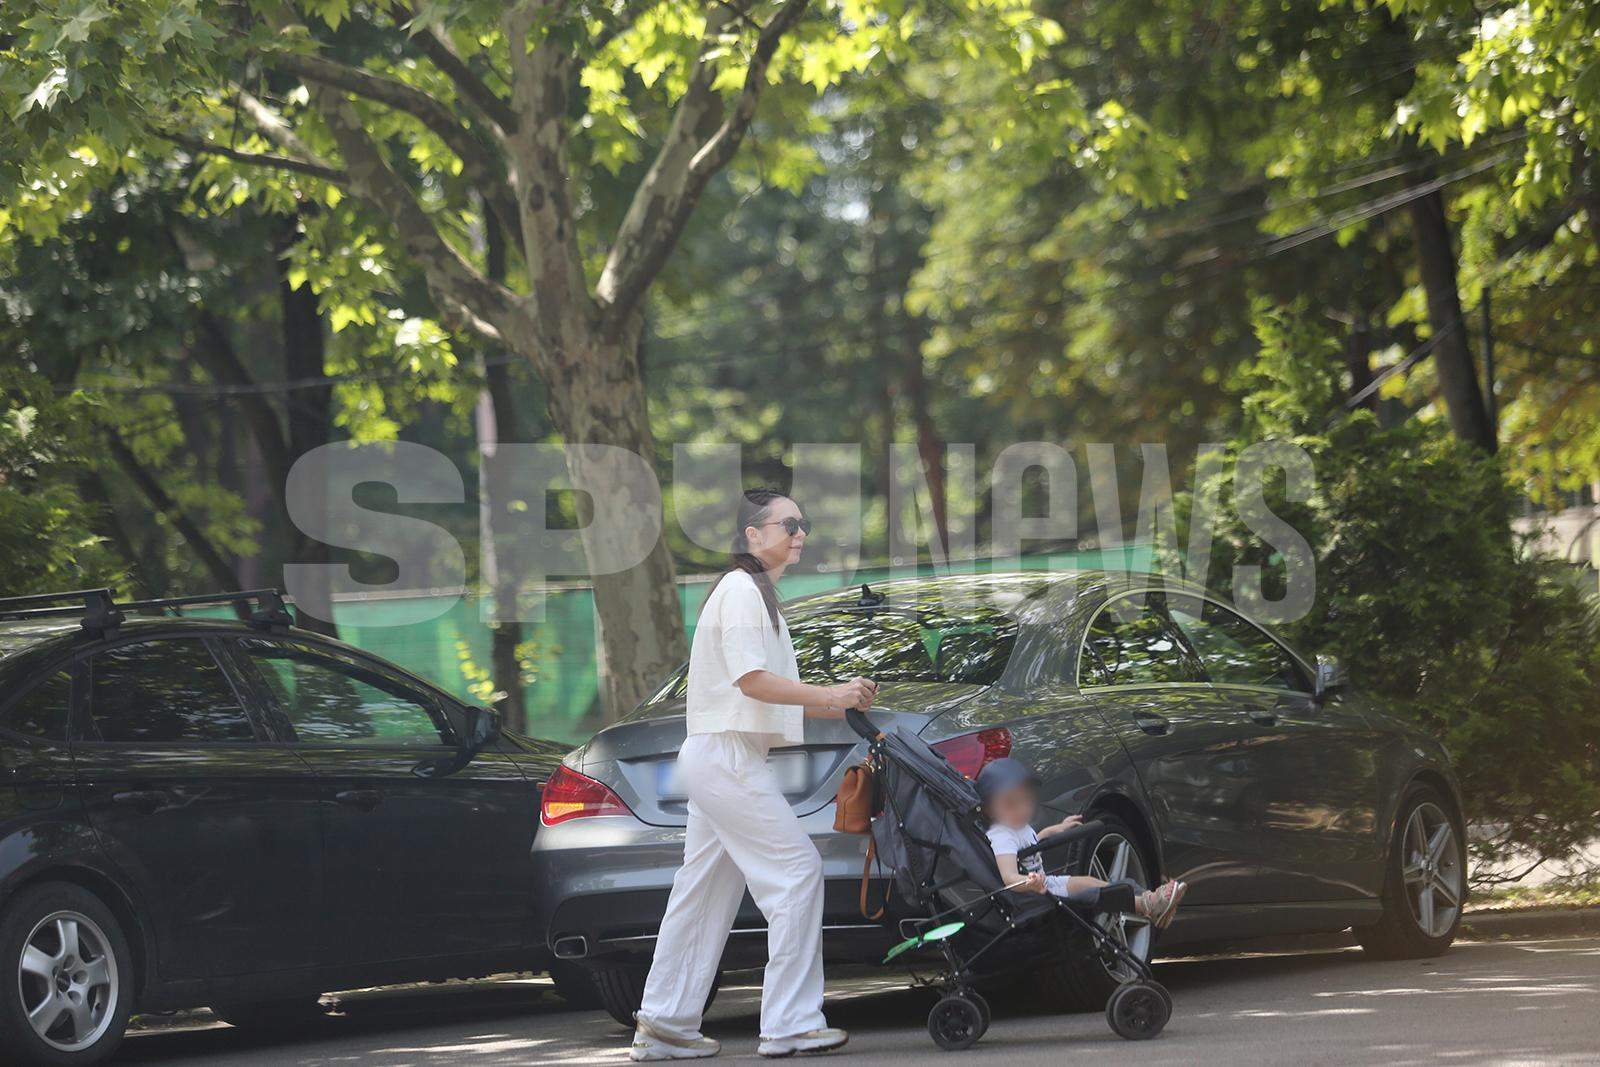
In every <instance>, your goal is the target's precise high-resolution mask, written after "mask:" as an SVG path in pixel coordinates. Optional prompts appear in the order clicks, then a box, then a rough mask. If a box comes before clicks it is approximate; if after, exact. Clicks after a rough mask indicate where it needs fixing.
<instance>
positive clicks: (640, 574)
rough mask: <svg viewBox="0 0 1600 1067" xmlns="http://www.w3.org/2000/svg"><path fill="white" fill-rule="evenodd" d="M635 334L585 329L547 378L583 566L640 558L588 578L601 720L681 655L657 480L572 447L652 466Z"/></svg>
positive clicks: (633, 330)
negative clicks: (575, 498)
mask: <svg viewBox="0 0 1600 1067" xmlns="http://www.w3.org/2000/svg"><path fill="white" fill-rule="evenodd" d="M638 339H639V323H638V320H637V317H635V321H634V322H633V324H632V325H631V327H630V328H629V329H628V330H627V331H626V333H625V335H624V336H622V337H620V338H615V339H609V338H604V337H602V336H600V335H598V333H596V334H594V335H591V336H590V337H589V338H588V339H587V340H586V341H585V342H584V346H583V349H582V350H581V351H579V352H577V353H576V354H575V355H576V358H573V359H571V360H569V361H568V362H567V364H566V366H565V368H564V370H563V373H562V374H561V375H560V377H559V379H558V380H555V381H548V383H547V384H548V385H549V386H550V388H549V397H550V413H551V416H552V418H553V419H554V421H555V424H556V429H557V430H559V431H560V433H561V437H562V440H563V441H564V442H565V443H566V444H567V446H568V449H567V471H568V474H569V475H570V477H571V479H572V484H573V486H574V487H575V488H576V489H578V490H579V491H580V493H581V494H584V495H581V496H580V497H579V501H580V503H579V509H578V510H579V519H580V522H582V524H583V531H582V536H583V547H584V552H585V555H586V557H587V558H588V560H589V564H590V567H591V570H592V569H595V568H596V567H597V566H604V565H605V563H606V561H627V560H633V559H642V562H639V563H637V564H635V565H633V566H630V567H626V568H625V569H622V570H620V571H618V572H616V573H611V574H594V575H593V582H594V601H595V613H596V619H597V622H598V624H599V641H598V648H599V656H598V658H599V668H600V697H601V702H602V713H603V715H604V717H605V720H606V721H607V722H613V721H615V720H616V719H617V718H618V717H619V716H621V715H623V714H624V713H626V712H628V711H630V710H631V709H632V708H634V707H635V706H636V705H637V704H638V703H639V702H640V701H641V700H643V699H644V698H645V697H646V696H648V695H649V694H650V692H651V691H652V690H653V689H654V687H655V686H657V685H659V684H660V683H661V681H662V679H663V678H664V677H665V676H666V674H667V672H669V671H670V670H672V669H673V668H674V667H676V666H677V665H678V664H680V663H681V662H683V658H684V656H685V655H686V654H687V653H686V642H685V640H684V626H683V606H682V603H681V601H680V599H679V593H678V582H677V572H676V568H675V567H674V566H673V562H672V554H671V552H670V551H669V550H668V547H667V541H666V538H665V537H663V536H661V524H660V517H661V514H662V510H663V509H662V500H661V493H660V488H659V486H658V485H655V484H651V485H649V486H642V485H640V484H638V478H637V475H638V470H637V464H636V463H630V462H629V461H627V460H626V458H625V457H623V456H619V455H617V454H615V453H606V452H593V451H586V450H585V449H583V447H582V446H584V445H610V446H612V447H614V448H617V449H621V450H623V451H624V452H627V453H632V454H633V455H634V456H638V457H641V458H642V459H643V460H644V463H645V465H646V466H647V467H648V468H649V469H650V470H651V471H652V472H653V471H654V470H655V441H654V438H653V437H652V435H651V433H650V424H649V420H648V416H647V413H646V405H645V392H644V383H643V381H642V380H641V379H640V376H639V374H638V365H637V362H636V361H637V345H638ZM574 446H577V447H574ZM652 481H653V479H652ZM652 514H653V515H654V516H655V521H652V519H651V516H652ZM612 566H615V563H613V564H612Z"/></svg>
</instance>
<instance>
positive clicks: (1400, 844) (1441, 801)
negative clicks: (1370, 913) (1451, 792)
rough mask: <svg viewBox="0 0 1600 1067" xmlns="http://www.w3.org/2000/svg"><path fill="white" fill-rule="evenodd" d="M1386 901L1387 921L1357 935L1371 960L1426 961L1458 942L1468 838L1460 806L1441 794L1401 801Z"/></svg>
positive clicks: (1412, 793)
mask: <svg viewBox="0 0 1600 1067" xmlns="http://www.w3.org/2000/svg"><path fill="white" fill-rule="evenodd" d="M1441 833H1442V834H1443V837H1442V839H1441V838H1438V837H1437V835H1440V834H1441ZM1430 846H1431V847H1430ZM1451 896H1454V897H1455V902H1454V903H1453V904H1450V903H1448V900H1449V897H1451ZM1382 901H1383V917H1382V918H1381V919H1379V920H1378V921H1377V922H1376V923H1373V924H1372V925H1370V926H1358V927H1355V928H1354V930H1353V932H1354V933H1355V935H1356V940H1357V941H1359V942H1360V943H1361V947H1362V948H1363V949H1364V950H1365V951H1366V953H1367V955H1369V956H1371V957H1372V958H1374V959H1380V960H1415V959H1425V958H1427V957H1430V956H1438V955H1442V954H1443V953H1444V952H1445V950H1446V949H1448V948H1449V947H1450V944H1451V942H1453V941H1454V940H1455V938H1456V931H1457V930H1459V929H1460V927H1461V914H1462V912H1463V910H1464V909H1465V906H1466V902H1467V846H1466V833H1465V829H1464V827H1463V826H1462V824H1461V816H1460V814H1459V813H1458V812H1457V810H1456V807H1455V805H1454V804H1452V803H1450V802H1449V801H1448V800H1446V799H1445V798H1444V797H1443V796H1441V795H1440V794H1439V793H1438V791H1437V790H1434V789H1432V788H1430V787H1428V786H1423V785H1417V786H1412V787H1411V788H1410V789H1409V790H1407V791H1406V794H1405V797H1404V799H1403V800H1402V801H1401V804H1400V814H1399V817H1398V818H1396V819H1395V826H1394V836H1393V838H1392V840H1391V842H1390V845H1389V862H1388V865H1387V868H1386V870H1385V872H1384V881H1383V896H1382Z"/></svg>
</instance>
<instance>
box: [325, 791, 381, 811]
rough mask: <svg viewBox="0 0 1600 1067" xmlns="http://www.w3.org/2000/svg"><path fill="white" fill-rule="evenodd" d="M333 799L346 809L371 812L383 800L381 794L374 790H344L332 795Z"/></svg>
mask: <svg viewBox="0 0 1600 1067" xmlns="http://www.w3.org/2000/svg"><path fill="white" fill-rule="evenodd" d="M333 799H334V800H337V801H338V802H339V803H341V804H344V805H346V806H347V807H352V808H359V809H360V810H362V811H371V810H372V809H373V808H375V807H377V806H378V804H379V803H380V802H381V801H382V800H383V794H382V793H380V792H378V791H377V790H376V789H346V790H344V791H343V792H339V793H335V794H333Z"/></svg>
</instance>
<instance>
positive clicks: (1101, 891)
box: [1045, 874, 1134, 912]
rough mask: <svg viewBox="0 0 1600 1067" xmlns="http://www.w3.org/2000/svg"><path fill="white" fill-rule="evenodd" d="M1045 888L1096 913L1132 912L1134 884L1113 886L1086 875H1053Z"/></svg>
mask: <svg viewBox="0 0 1600 1067" xmlns="http://www.w3.org/2000/svg"><path fill="white" fill-rule="evenodd" d="M1045 888H1046V889H1048V890H1049V891H1050V892H1051V893H1053V894H1054V895H1056V896H1058V897H1065V898H1066V899H1068V900H1070V901H1072V903H1074V904H1077V905H1080V906H1082V907H1085V908H1088V909H1090V910H1091V911H1095V912H1114V911H1132V910H1133V909H1134V895H1133V883H1131V882H1129V883H1127V884H1123V883H1120V882H1119V883H1117V884H1116V885H1111V884H1108V883H1106V882H1103V881H1101V880H1100V879H1099V878H1090V877H1088V876H1086V875H1078V874H1074V875H1059V874H1056V875H1051V876H1050V877H1048V878H1046V879H1045Z"/></svg>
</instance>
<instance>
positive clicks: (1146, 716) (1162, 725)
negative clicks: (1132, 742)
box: [1133, 711, 1172, 737]
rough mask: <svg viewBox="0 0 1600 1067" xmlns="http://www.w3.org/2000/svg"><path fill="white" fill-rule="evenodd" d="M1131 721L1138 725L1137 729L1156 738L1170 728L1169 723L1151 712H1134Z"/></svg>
mask: <svg viewBox="0 0 1600 1067" xmlns="http://www.w3.org/2000/svg"><path fill="white" fill-rule="evenodd" d="M1133 721H1134V722H1135V723H1137V724H1138V725H1139V729H1141V730H1143V731H1144V732H1145V733H1147V734H1155V735H1156V736H1157V737H1159V736H1161V735H1162V734H1164V733H1166V732H1167V731H1168V730H1169V729H1171V727H1172V724H1171V723H1169V722H1167V720H1166V719H1165V718H1163V717H1162V716H1160V715H1157V714H1156V713H1155V712H1153V711H1136V712H1134V713H1133Z"/></svg>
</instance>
